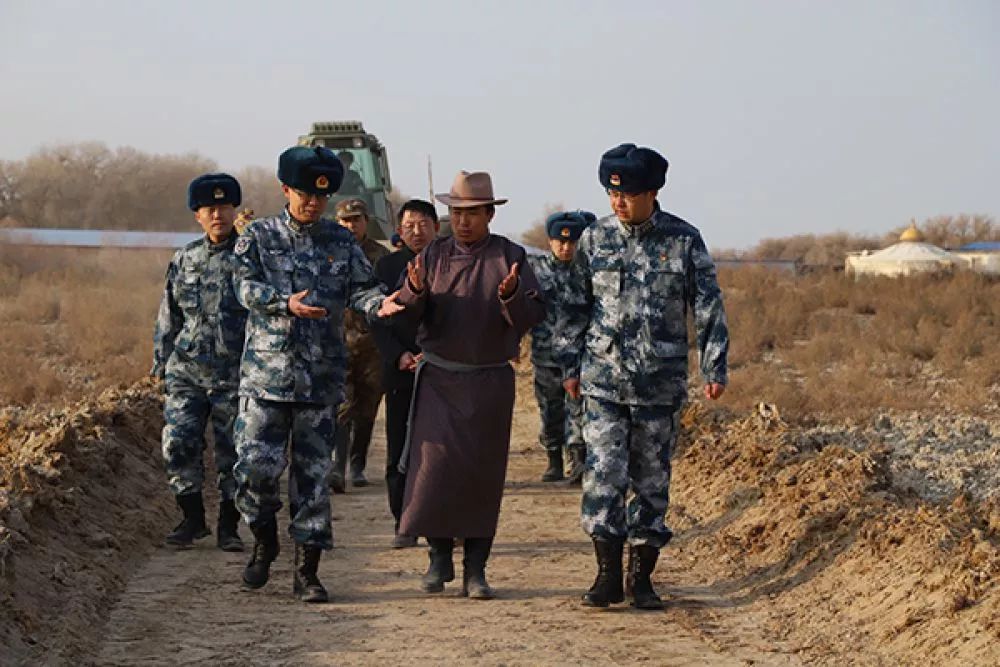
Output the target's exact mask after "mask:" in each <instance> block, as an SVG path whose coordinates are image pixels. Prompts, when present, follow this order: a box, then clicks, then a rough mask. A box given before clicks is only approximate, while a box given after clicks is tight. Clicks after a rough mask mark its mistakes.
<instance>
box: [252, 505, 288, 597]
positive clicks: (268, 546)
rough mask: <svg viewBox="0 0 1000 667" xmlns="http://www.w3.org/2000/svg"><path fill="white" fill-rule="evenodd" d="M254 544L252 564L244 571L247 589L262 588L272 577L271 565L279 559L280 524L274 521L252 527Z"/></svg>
mask: <svg viewBox="0 0 1000 667" xmlns="http://www.w3.org/2000/svg"><path fill="white" fill-rule="evenodd" d="M250 530H252V531H253V536H254V544H253V555H252V556H250V562H249V563H247V566H246V567H245V568H244V569H243V585H244V586H245V587H246V588H260V587H261V586H263V585H264V584H266V583H267V580H268V578H269V577H270V576H271V563H273V562H274V559H275V558H277V557H278V554H279V553H280V552H281V547H280V545H279V544H278V524H277V523H275V522H274V520H273V519H272V520H271V521H268V522H266V523H261V524H258V525H256V526H251V527H250Z"/></svg>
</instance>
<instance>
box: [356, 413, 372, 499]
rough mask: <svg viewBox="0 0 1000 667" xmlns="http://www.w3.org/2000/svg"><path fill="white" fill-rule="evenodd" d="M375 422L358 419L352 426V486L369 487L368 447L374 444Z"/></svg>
mask: <svg viewBox="0 0 1000 667" xmlns="http://www.w3.org/2000/svg"><path fill="white" fill-rule="evenodd" d="M374 427H375V422H371V421H367V420H362V419H358V420H355V421H354V422H353V423H352V426H351V435H352V437H351V486H356V487H358V488H361V487H363V486H368V478H367V477H365V468H366V467H367V466H368V447H369V446H370V445H371V443H372V430H373V429H374Z"/></svg>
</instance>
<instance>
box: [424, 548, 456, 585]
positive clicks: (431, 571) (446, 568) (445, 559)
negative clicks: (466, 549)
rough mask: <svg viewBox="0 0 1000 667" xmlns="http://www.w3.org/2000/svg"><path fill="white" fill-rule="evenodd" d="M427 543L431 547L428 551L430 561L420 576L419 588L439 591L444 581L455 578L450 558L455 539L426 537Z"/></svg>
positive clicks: (453, 566)
mask: <svg viewBox="0 0 1000 667" xmlns="http://www.w3.org/2000/svg"><path fill="white" fill-rule="evenodd" d="M427 544H429V545H430V547H431V548H430V550H429V551H428V556H430V561H431V562H430V565H429V566H428V567H427V572H426V573H425V574H424V576H423V577H421V578H420V589H421V590H422V591H423V592H424V593H441V592H442V591H444V585H445V584H446V583H448V582H449V581H454V580H455V563H454V561H453V560H452V552H453V551H454V549H455V541H454V540H453V539H451V538H450V537H428V538H427Z"/></svg>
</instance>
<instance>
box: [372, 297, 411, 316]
mask: <svg viewBox="0 0 1000 667" xmlns="http://www.w3.org/2000/svg"><path fill="white" fill-rule="evenodd" d="M397 297H399V290H396V291H395V292H393V293H392V294H390V295H389V296H387V297H385V298H384V299H382V304H381V305H380V306H379V307H378V313H377V314H378V316H379V317H382V318H385V317H392V316H393V315H395V314H396V313H401V312H403V311H404V310H406V306H404V305H403V304H401V303H399V302H398V301H396V299H397Z"/></svg>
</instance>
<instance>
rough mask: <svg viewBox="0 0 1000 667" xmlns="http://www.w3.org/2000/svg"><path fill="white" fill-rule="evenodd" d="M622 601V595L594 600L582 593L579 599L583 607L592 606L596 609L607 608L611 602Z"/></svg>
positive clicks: (623, 600) (623, 597)
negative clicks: (582, 595)
mask: <svg viewBox="0 0 1000 667" xmlns="http://www.w3.org/2000/svg"><path fill="white" fill-rule="evenodd" d="M622 602H625V596H624V595H623V596H622V597H616V598H611V599H608V600H595V599H593V598H588V597H587V596H586V595H584V597H583V598H582V599H581V600H580V603H581V604H582V605H583V606H584V607H594V608H596V609H607V608H608V607H610V606H611V605H613V604H620V603H622Z"/></svg>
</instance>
